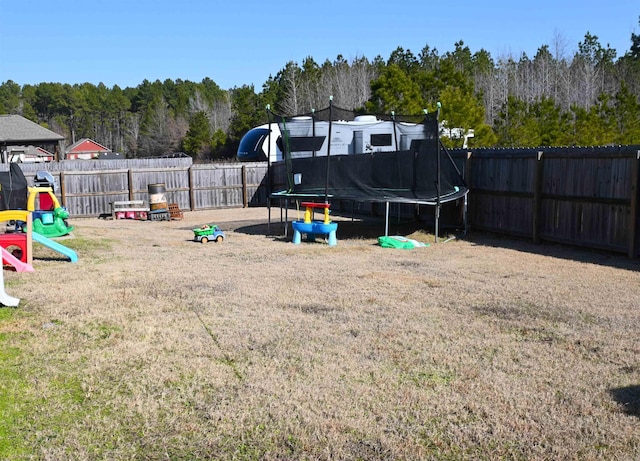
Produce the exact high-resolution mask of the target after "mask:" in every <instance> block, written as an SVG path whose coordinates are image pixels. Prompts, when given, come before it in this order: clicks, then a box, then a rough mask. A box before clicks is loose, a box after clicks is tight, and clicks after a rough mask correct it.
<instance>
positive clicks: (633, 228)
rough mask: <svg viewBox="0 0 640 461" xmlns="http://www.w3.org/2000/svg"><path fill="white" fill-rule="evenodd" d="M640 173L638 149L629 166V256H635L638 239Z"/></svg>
mask: <svg viewBox="0 0 640 461" xmlns="http://www.w3.org/2000/svg"><path fill="white" fill-rule="evenodd" d="M639 175H640V150H638V151H637V152H636V159H635V162H632V166H631V203H630V213H629V214H630V216H629V217H630V219H629V251H628V253H627V255H628V256H629V258H635V257H636V251H637V244H638V241H637V240H638V239H637V238H636V233H637V231H638V220H640V216H638V212H639V211H640V210H638V201H639V200H640V198H639V197H638V195H640V191H638V186H639V184H638V182H639V178H638V176H639Z"/></svg>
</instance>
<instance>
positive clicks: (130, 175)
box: [127, 168, 135, 200]
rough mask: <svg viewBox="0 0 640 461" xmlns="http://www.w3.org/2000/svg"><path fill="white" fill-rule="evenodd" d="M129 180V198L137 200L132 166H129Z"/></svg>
mask: <svg viewBox="0 0 640 461" xmlns="http://www.w3.org/2000/svg"><path fill="white" fill-rule="evenodd" d="M127 181H128V183H129V184H128V187H129V200H135V198H134V194H133V192H134V190H133V170H132V169H131V168H129V169H128V170H127Z"/></svg>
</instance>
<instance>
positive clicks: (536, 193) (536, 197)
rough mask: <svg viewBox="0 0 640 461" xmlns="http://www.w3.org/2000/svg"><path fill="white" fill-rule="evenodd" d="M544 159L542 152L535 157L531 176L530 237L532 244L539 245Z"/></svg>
mask: <svg viewBox="0 0 640 461" xmlns="http://www.w3.org/2000/svg"><path fill="white" fill-rule="evenodd" d="M543 165H544V157H543V154H542V152H538V154H537V156H536V166H535V171H534V175H533V206H532V208H533V209H532V213H533V216H532V219H531V222H532V226H531V227H532V229H531V233H532V237H533V242H534V243H540V202H541V199H542V174H543Z"/></svg>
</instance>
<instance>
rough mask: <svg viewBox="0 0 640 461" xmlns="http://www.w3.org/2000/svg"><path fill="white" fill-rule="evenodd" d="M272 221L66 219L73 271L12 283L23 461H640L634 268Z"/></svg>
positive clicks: (51, 271)
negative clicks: (26, 460) (389, 244)
mask: <svg viewBox="0 0 640 461" xmlns="http://www.w3.org/2000/svg"><path fill="white" fill-rule="evenodd" d="M274 214H275V211H274ZM266 217H267V213H266V210H264V209H233V210H215V211H210V212H197V213H189V212H187V213H185V220H183V221H172V222H141V221H128V220H119V221H103V220H98V219H75V220H72V224H73V225H74V226H75V227H76V230H75V232H74V238H73V239H66V240H63V241H61V243H64V244H68V245H69V246H70V247H73V248H76V249H77V251H78V254H79V258H80V260H79V262H78V263H77V264H71V263H68V262H64V261H62V260H61V259H60V258H59V257H58V256H57V254H55V253H51V252H47V251H45V250H44V249H43V248H42V247H39V246H36V249H35V250H36V253H35V255H36V260H35V262H34V266H35V267H36V272H35V273H31V274H24V273H13V272H7V271H5V283H6V286H7V292H9V294H11V295H12V296H16V297H20V298H21V299H22V303H21V305H20V307H19V315H17V316H15V317H14V319H13V321H11V322H5V323H2V324H0V330H2V332H4V333H6V334H10V338H12V342H13V345H14V346H16V347H19V348H20V349H21V351H22V359H21V366H20V373H21V374H22V375H23V377H24V378H25V379H26V380H27V382H28V386H27V390H26V391H25V393H26V394H25V397H24V398H25V401H26V402H28V403H29V405H32V406H34V407H35V408H37V411H36V412H34V413H30V414H29V415H28V416H25V417H24V418H21V420H19V421H16V422H15V424H16V429H18V430H20V432H21V434H23V436H24V438H25V440H26V441H27V445H28V446H29V447H30V448H29V450H31V455H33V457H34V458H35V459H56V460H62V459H77V460H81V459H87V460H89V459H91V460H92V459H110V460H119V459H158V460H160V459H341V460H349V459H353V460H355V459H488V460H489V459H491V460H493V459H522V460H525V459H526V460H530V459H563V460H564V459H607V460H608V459H637V456H638V449H639V448H640V447H639V444H640V420H639V419H638V417H639V415H640V406H639V405H638V400H639V397H638V396H639V395H640V392H639V391H638V388H639V386H640V366H639V365H638V353H639V351H640V340H639V339H638V331H640V312H639V311H638V308H639V305H640V293H639V288H640V271H639V269H640V266H639V264H638V262H636V261H629V260H626V259H625V258H624V257H618V256H611V255H606V254H602V253H595V252H587V251H581V250H576V249H569V248H564V247H559V246H550V245H546V246H545V245H540V246H535V245H533V244H529V243H528V242H517V241H512V240H507V239H496V238H491V237H488V236H478V235H470V236H468V237H467V238H465V239H463V240H456V241H452V242H449V243H446V244H435V245H433V244H432V245H431V246H430V247H428V248H423V249H416V250H410V251H406V250H390V249H383V248H380V247H379V246H377V245H376V240H375V238H373V237H372V236H371V233H373V235H376V233H377V235H380V234H381V233H382V231H383V227H382V226H381V225H380V224H379V225H380V226H381V227H377V228H375V229H373V228H371V229H369V231H370V232H368V233H367V232H361V234H365V235H366V237H360V238H357V237H350V238H346V236H348V235H351V234H350V230H349V228H354V225H352V224H350V223H347V222H345V223H343V224H341V226H342V227H341V228H339V230H338V246H337V247H333V248H331V247H328V246H327V245H326V244H324V243H322V242H318V243H315V244H310V243H302V244H301V245H293V244H291V243H290V242H289V241H287V239H284V238H282V237H279V236H265V225H264V223H265V222H266ZM272 218H273V219H274V220H275V219H276V217H275V215H274V216H273V217H272ZM290 218H291V216H290ZM207 222H208V223H212V222H213V223H218V224H219V225H220V226H221V227H222V228H223V229H224V230H225V232H226V233H227V238H226V240H225V242H224V243H221V244H216V243H208V244H204V245H202V244H198V243H195V242H193V241H192V240H191V239H192V236H193V233H192V232H191V229H192V228H193V227H196V226H199V225H201V224H204V223H207ZM277 228H278V226H277V225H276V224H275V223H274V224H273V227H272V229H274V230H275V229H277ZM341 229H344V232H342V233H341ZM415 235H419V236H420V235H421V234H414V236H415ZM421 237H424V238H427V237H426V236H424V234H422V235H421Z"/></svg>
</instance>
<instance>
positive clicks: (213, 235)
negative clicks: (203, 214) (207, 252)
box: [193, 224, 224, 243]
mask: <svg viewBox="0 0 640 461" xmlns="http://www.w3.org/2000/svg"><path fill="white" fill-rule="evenodd" d="M193 240H195V241H196V242H201V243H207V242H208V241H209V240H213V241H214V242H218V243H219V242H222V241H224V232H222V230H221V229H220V228H219V227H218V226H216V225H215V224H205V225H204V226H202V227H200V228H198V229H193Z"/></svg>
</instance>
